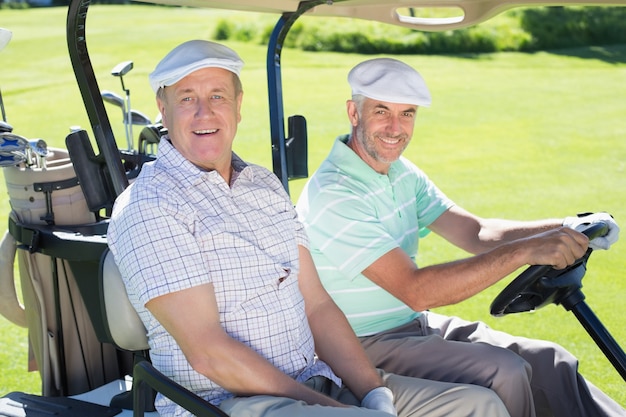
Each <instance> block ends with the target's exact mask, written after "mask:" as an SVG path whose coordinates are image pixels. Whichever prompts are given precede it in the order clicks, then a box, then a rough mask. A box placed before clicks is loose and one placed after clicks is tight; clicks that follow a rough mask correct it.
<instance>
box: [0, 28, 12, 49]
mask: <svg viewBox="0 0 626 417" xmlns="http://www.w3.org/2000/svg"><path fill="white" fill-rule="evenodd" d="M12 36H13V32H11V31H10V30H9V29H5V28H0V51H2V50H3V49H4V47H5V46H7V45H8V44H9V42H10V41H11V37H12Z"/></svg>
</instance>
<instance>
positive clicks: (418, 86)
mask: <svg viewBox="0 0 626 417" xmlns="http://www.w3.org/2000/svg"><path fill="white" fill-rule="evenodd" d="M348 83H349V84H350V87H352V95H357V94H359V95H363V96H365V97H368V98H371V99H374V100H380V101H386V102H389V103H401V104H414V105H416V106H424V107H428V106H430V103H431V98H430V92H429V91H428V87H426V83H425V82H424V79H423V78H422V76H421V75H420V74H419V73H418V72H417V71H415V70H414V69H413V68H412V67H410V66H409V65H407V64H405V63H404V62H401V61H398V60H397V59H391V58H375V59H370V60H368V61H364V62H361V63H360V64H358V65H357V66H356V67H354V68H352V70H351V71H350V73H349V74H348Z"/></svg>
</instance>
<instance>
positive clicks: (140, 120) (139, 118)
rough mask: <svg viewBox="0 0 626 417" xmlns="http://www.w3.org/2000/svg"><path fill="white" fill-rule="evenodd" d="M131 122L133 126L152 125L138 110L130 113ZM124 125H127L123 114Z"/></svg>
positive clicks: (126, 119)
mask: <svg viewBox="0 0 626 417" xmlns="http://www.w3.org/2000/svg"><path fill="white" fill-rule="evenodd" d="M130 117H131V122H132V124H134V125H140V126H147V125H149V124H152V122H151V121H150V118H149V117H148V116H146V115H145V114H143V113H142V112H140V111H138V110H132V109H131V111H130ZM124 123H128V116H127V115H126V113H124Z"/></svg>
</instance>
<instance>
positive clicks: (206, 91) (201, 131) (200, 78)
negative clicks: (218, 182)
mask: <svg viewBox="0 0 626 417" xmlns="http://www.w3.org/2000/svg"><path fill="white" fill-rule="evenodd" d="M242 97H243V91H241V87H240V85H239V83H238V80H237V76H236V75H235V74H233V73H232V72H230V71H228V70H225V69H222V68H203V69H199V70H197V71H194V72H192V73H191V74H189V75H187V76H186V77H185V78H183V79H181V80H180V81H178V82H177V83H175V84H173V85H171V86H168V87H165V88H164V90H163V91H162V92H161V94H158V95H157V105H158V106H159V110H160V112H161V115H162V117H163V125H164V126H165V127H166V128H167V130H168V133H169V137H170V140H171V141H172V145H173V146H174V147H175V148H176V149H177V150H178V152H180V153H181V155H183V156H184V157H185V158H186V159H188V160H189V161H190V162H192V163H193V164H194V165H196V166H197V167H198V168H201V169H204V170H207V171H212V170H217V171H218V172H219V173H220V175H221V176H222V177H223V178H224V179H225V180H226V181H227V182H229V181H230V170H231V157H232V144H233V140H234V139H235V134H236V133H237V125H238V124H239V122H240V121H241V100H242Z"/></svg>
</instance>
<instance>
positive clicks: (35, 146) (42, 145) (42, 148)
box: [29, 139, 48, 158]
mask: <svg viewBox="0 0 626 417" xmlns="http://www.w3.org/2000/svg"><path fill="white" fill-rule="evenodd" d="M29 145H30V149H31V150H32V151H33V153H34V154H35V155H37V156H41V157H44V158H45V157H46V156H48V144H47V143H46V141H45V140H43V139H32V140H31V141H30V142H29Z"/></svg>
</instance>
